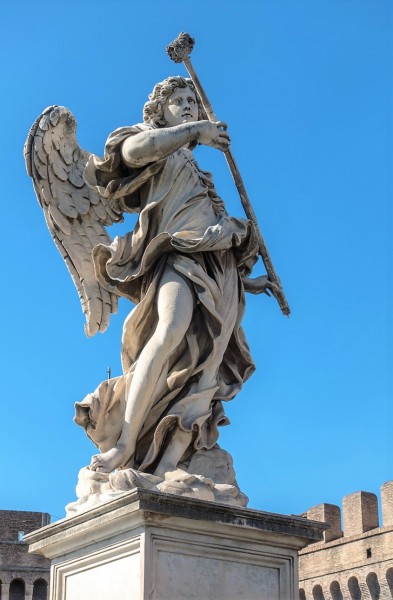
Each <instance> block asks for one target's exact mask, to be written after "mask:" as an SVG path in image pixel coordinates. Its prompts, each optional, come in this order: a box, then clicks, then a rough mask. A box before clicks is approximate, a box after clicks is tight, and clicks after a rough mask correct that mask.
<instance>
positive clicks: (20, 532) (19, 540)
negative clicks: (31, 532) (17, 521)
mask: <svg viewBox="0 0 393 600" xmlns="http://www.w3.org/2000/svg"><path fill="white" fill-rule="evenodd" d="M24 535H25V532H24V531H18V542H23V536H24Z"/></svg>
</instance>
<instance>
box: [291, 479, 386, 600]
mask: <svg viewBox="0 0 393 600" xmlns="http://www.w3.org/2000/svg"><path fill="white" fill-rule="evenodd" d="M380 503H381V506H380V508H381V511H380V512H381V515H382V523H380V522H379V510H378V508H379V506H378V497H377V496H376V495H375V494H372V493H370V492H364V491H360V492H355V493H353V494H349V495H348V496H345V497H344V498H343V501H342V509H340V508H339V507H338V506H336V505H334V504H318V505H317V506H314V507H313V508H310V509H309V510H308V511H307V513H306V514H305V515H304V516H306V517H307V518H308V519H313V520H316V521H325V522H327V523H329V524H330V528H329V529H327V530H326V531H325V532H324V534H323V536H324V540H323V542H317V543H315V544H310V545H309V546H307V548H304V549H303V550H301V551H300V553H299V584H300V590H299V598H300V600H315V599H318V600H328V599H329V600H330V599H332V600H336V599H337V600H344V599H345V600H346V599H347V598H353V599H359V600H360V599H361V598H364V599H366V598H367V599H369V598H372V599H380V600H387V599H388V598H393V481H388V482H387V483H384V484H383V486H382V487H381V497H380Z"/></svg>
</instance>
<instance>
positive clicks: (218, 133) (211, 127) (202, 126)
mask: <svg viewBox="0 0 393 600" xmlns="http://www.w3.org/2000/svg"><path fill="white" fill-rule="evenodd" d="M197 128H198V142H199V143H200V144H204V145H205V146H211V147H212V148H217V150H222V151H223V152H225V150H228V148H229V145H230V143H231V139H230V137H229V135H228V133H227V124H226V123H225V122H224V121H217V122H216V123H212V121H198V123H197Z"/></svg>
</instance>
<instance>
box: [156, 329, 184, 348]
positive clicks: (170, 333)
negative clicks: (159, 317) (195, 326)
mask: <svg viewBox="0 0 393 600" xmlns="http://www.w3.org/2000/svg"><path fill="white" fill-rule="evenodd" d="M185 333H186V332H185V331H184V328H183V327H181V326H179V325H178V324H176V323H174V322H170V323H167V322H160V323H158V325H157V329H156V331H155V333H154V338H155V341H156V344H157V346H158V347H159V348H161V349H162V350H163V351H164V352H165V353H168V352H169V353H171V352H173V351H174V350H176V348H177V347H178V345H179V344H180V342H181V341H182V339H183V338H184V335H185Z"/></svg>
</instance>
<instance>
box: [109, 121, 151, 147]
mask: <svg viewBox="0 0 393 600" xmlns="http://www.w3.org/2000/svg"><path fill="white" fill-rule="evenodd" d="M149 129H151V126H150V125H147V124H146V123H137V124H136V125H129V126H126V127H118V128H117V129H115V131H112V133H110V134H109V136H108V139H107V141H106V144H105V150H106V152H108V151H109V152H110V151H111V150H114V149H115V148H116V147H118V146H120V145H121V144H122V143H123V142H124V140H125V139H126V138H128V137H130V136H133V135H137V134H138V133H141V132H142V131H147V130H149Z"/></svg>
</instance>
